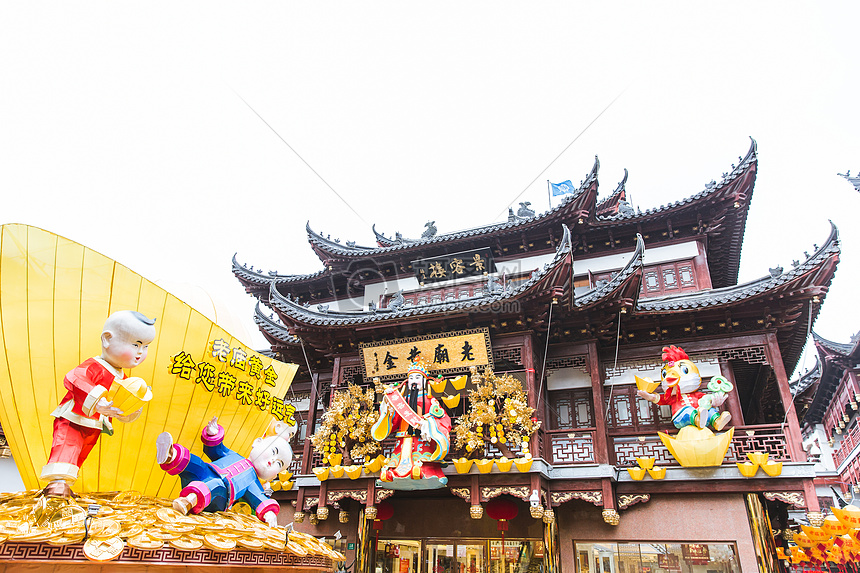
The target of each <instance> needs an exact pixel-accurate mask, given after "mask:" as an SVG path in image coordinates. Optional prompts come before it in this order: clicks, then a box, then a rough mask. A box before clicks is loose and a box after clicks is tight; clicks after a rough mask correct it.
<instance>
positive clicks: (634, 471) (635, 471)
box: [627, 468, 645, 481]
mask: <svg viewBox="0 0 860 573" xmlns="http://www.w3.org/2000/svg"><path fill="white" fill-rule="evenodd" d="M627 473H628V474H630V477H631V478H632V479H635V480H636V481H639V480H642V479H644V478H645V470H644V469H642V468H627Z"/></svg>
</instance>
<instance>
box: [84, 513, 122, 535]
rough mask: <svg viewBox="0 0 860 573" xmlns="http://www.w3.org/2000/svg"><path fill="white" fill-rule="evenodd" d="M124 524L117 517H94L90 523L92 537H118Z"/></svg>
mask: <svg viewBox="0 0 860 573" xmlns="http://www.w3.org/2000/svg"><path fill="white" fill-rule="evenodd" d="M121 529H122V526H121V525H120V524H119V522H118V521H116V520H115V519H109V518H105V517H101V518H99V519H94V520H93V521H92V523H90V528H89V535H90V537H116V536H117V535H119V532H120V530H121Z"/></svg>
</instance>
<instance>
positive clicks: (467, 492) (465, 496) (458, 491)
mask: <svg viewBox="0 0 860 573" xmlns="http://www.w3.org/2000/svg"><path fill="white" fill-rule="evenodd" d="M451 493H453V494H454V495H456V496H457V497H459V498H460V499H462V500H464V501H465V502H467V503H468V502H469V501H470V500H471V498H472V490H471V488H468V487H452V488H451Z"/></svg>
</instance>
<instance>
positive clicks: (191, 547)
mask: <svg viewBox="0 0 860 573" xmlns="http://www.w3.org/2000/svg"><path fill="white" fill-rule="evenodd" d="M167 543H169V544H170V546H171V547H173V548H174V549H179V550H180V551H197V550H198V549H200V548H201V547H203V541H201V540H199V539H194V538H193V537H190V536H185V535H183V536H182V537H179V538H178V539H171V540H170V541H168V542H167Z"/></svg>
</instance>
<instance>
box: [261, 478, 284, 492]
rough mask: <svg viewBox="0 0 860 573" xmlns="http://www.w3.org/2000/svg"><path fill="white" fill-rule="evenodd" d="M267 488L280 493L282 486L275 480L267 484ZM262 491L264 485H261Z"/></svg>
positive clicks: (264, 487)
mask: <svg viewBox="0 0 860 573" xmlns="http://www.w3.org/2000/svg"><path fill="white" fill-rule="evenodd" d="M268 486H269V487H270V488H272V491H281V487H282V484H281V482H280V480H275V481H273V482H268ZM263 489H264V490H265V489H266V485H263Z"/></svg>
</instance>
